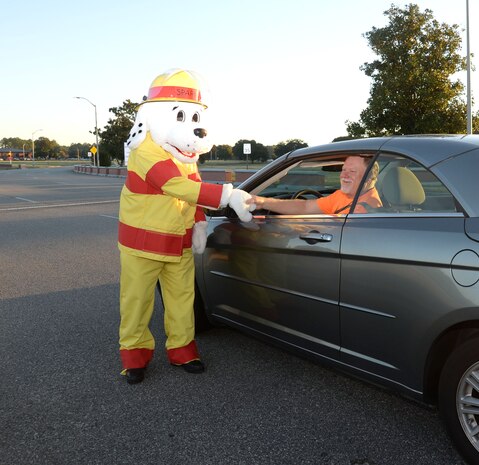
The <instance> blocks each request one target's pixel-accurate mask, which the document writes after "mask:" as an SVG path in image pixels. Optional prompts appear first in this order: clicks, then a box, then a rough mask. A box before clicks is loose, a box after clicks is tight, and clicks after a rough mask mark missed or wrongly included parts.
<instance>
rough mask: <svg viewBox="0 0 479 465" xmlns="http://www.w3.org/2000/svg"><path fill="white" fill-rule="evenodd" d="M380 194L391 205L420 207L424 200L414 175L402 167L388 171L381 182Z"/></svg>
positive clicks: (422, 192)
mask: <svg viewBox="0 0 479 465" xmlns="http://www.w3.org/2000/svg"><path fill="white" fill-rule="evenodd" d="M382 192H383V195H384V197H385V199H386V201H387V202H389V203H390V204H391V205H421V204H422V203H423V202H424V200H426V194H425V193H424V189H423V187H422V185H421V183H420V182H419V180H418V179H417V177H416V175H415V174H414V173H413V172H412V171H411V170H409V169H407V168H404V167H402V166H399V167H394V168H391V169H390V170H389V171H388V173H387V174H386V176H385V177H384V179H383V182H382Z"/></svg>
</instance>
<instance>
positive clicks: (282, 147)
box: [274, 139, 308, 157]
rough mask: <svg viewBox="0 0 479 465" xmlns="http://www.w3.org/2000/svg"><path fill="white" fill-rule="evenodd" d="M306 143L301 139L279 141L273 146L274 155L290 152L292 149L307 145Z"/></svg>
mask: <svg viewBox="0 0 479 465" xmlns="http://www.w3.org/2000/svg"><path fill="white" fill-rule="evenodd" d="M307 146H308V144H307V143H306V142H304V141H302V140H301V139H289V140H287V141H284V142H280V143H278V144H276V145H275V146H274V155H275V157H280V156H281V155H284V154H285V153H288V152H291V151H292V150H296V149H300V148H303V147H307Z"/></svg>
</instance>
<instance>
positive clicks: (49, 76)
mask: <svg viewBox="0 0 479 465" xmlns="http://www.w3.org/2000/svg"><path fill="white" fill-rule="evenodd" d="M393 3H394V5H396V6H398V7H400V8H404V7H405V6H406V4H408V3H415V4H417V5H419V7H420V9H421V11H424V9H426V8H428V9H430V10H432V12H433V15H434V17H435V19H437V20H438V21H439V22H440V23H443V22H445V23H447V24H450V25H451V24H458V25H459V26H460V29H461V30H465V29H466V0H462V1H461V0H460V1H457V2H453V1H451V0H417V1H411V2H392V1H390V0H364V1H358V0H335V1H331V0H202V1H198V0H196V1H195V0H181V1H171V0H169V1H166V0H155V1H150V0H136V1H129V0H82V1H65V0H40V1H38V2H33V1H32V0H27V1H26V0H16V1H15V2H11V1H7V0H0V11H1V12H2V28H1V34H0V63H1V78H0V79H1V81H0V83H1V85H0V139H2V138H4V137H20V138H23V139H31V138H32V136H33V137H34V138H35V139H37V138H38V137H47V138H48V139H50V140H56V141H57V142H58V143H59V144H61V145H70V144H71V143H77V142H80V143H83V142H87V143H93V142H94V141H95V136H94V135H93V134H92V133H91V131H93V130H94V127H95V107H94V106H93V105H95V106H96V110H97V118H98V127H99V128H100V129H102V128H103V127H104V126H105V125H106V124H107V122H108V119H110V118H111V117H112V116H113V115H112V114H111V113H109V108H111V107H120V106H121V105H122V103H123V102H124V101H125V100H127V99H130V100H131V101H134V102H140V101H141V100H142V98H143V96H144V95H146V94H147V93H148V89H149V87H150V84H151V83H152V81H153V80H154V79H155V77H156V76H158V75H160V74H162V73H163V72H164V71H166V70H169V69H171V68H184V69H189V70H193V71H195V72H197V73H199V74H200V75H201V76H202V77H203V78H204V80H205V81H206V82H207V84H208V92H207V94H208V95H209V102H208V103H209V108H208V112H209V113H210V119H211V121H210V125H209V126H210V127H208V128H207V129H208V133H209V135H210V137H211V139H212V141H213V142H214V143H216V144H229V145H234V144H235V143H236V142H237V141H238V140H240V139H247V140H253V139H254V140H256V141H257V142H259V143H262V144H264V145H274V144H277V143H279V142H281V141H286V140H288V139H302V140H303V141H305V142H307V143H308V145H317V144H322V143H327V142H330V141H331V140H332V139H334V138H335V137H339V136H344V135H346V133H347V131H346V121H347V120H349V121H357V120H358V119H359V115H360V112H361V111H362V110H363V109H365V108H366V107H367V100H368V97H369V95H370V85H371V80H370V78H368V77H367V76H366V75H365V74H364V72H363V71H361V70H360V66H361V65H362V64H363V63H365V62H370V61H372V60H373V59H374V58H375V56H374V55H373V53H372V51H371V50H370V48H369V46H368V43H367V40H366V39H365V38H364V36H363V34H364V33H366V32H368V31H370V30H371V29H372V28H373V27H383V26H386V25H387V24H388V20H387V17H386V16H385V15H384V12H385V11H386V10H387V9H389V8H390V6H391V4H393ZM469 20H470V50H471V52H472V53H474V54H475V56H476V57H479V0H469ZM462 37H463V44H464V46H463V50H462V52H461V53H462V54H463V55H464V56H465V55H466V33H465V31H464V32H462ZM474 62H475V59H473V63H474ZM478 73H479V71H472V73H471V89H472V95H473V96H474V95H476V96H478V97H477V98H476V100H477V101H479V74H478ZM458 77H459V78H460V79H461V80H462V82H463V83H464V84H466V73H465V72H464V73H461V74H460V75H459V76H458ZM75 96H81V97H84V98H85V99H88V100H89V101H90V102H91V103H92V104H93V105H92V104H90V103H89V102H88V101H87V100H83V99H75V98H74V97H75ZM478 108H479V107H478V104H477V103H476V104H475V105H474V107H473V112H475V111H477V110H478ZM40 129H41V131H40Z"/></svg>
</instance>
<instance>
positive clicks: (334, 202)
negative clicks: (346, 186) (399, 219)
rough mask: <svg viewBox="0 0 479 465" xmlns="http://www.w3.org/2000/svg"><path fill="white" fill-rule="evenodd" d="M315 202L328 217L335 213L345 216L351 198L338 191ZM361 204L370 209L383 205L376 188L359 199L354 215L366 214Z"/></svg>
mask: <svg viewBox="0 0 479 465" xmlns="http://www.w3.org/2000/svg"><path fill="white" fill-rule="evenodd" d="M316 202H317V203H318V207H319V208H321V211H322V212H323V213H326V214H328V215H332V214H335V213H341V214H343V215H346V214H347V213H349V210H350V208H351V204H352V202H353V197H349V196H348V195H346V194H345V193H343V191H342V190H341V189H338V190H337V191H335V192H333V193H332V194H330V195H328V196H327V197H320V198H319V199H318V200H316ZM361 203H367V204H368V205H370V206H371V207H372V208H379V207H382V205H383V204H382V202H381V199H380V198H379V194H378V191H377V190H376V188H372V189H369V190H368V191H366V192H365V193H364V194H362V195H361V196H360V197H359V199H358V202H357V204H356V208H355V209H354V213H367V210H366V208H364V207H363V206H362V205H361Z"/></svg>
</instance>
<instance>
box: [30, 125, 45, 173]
mask: <svg viewBox="0 0 479 465" xmlns="http://www.w3.org/2000/svg"><path fill="white" fill-rule="evenodd" d="M38 131H43V129H37V130H36V131H33V132H32V166H35V137H34V136H35V134H36V133H37V132H38Z"/></svg>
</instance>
